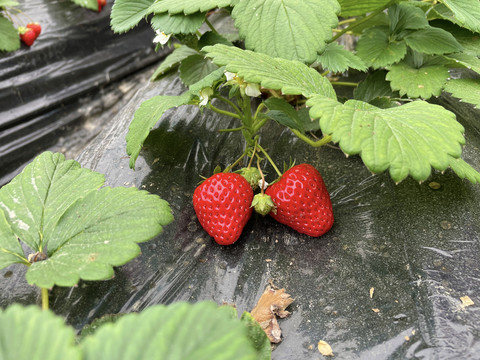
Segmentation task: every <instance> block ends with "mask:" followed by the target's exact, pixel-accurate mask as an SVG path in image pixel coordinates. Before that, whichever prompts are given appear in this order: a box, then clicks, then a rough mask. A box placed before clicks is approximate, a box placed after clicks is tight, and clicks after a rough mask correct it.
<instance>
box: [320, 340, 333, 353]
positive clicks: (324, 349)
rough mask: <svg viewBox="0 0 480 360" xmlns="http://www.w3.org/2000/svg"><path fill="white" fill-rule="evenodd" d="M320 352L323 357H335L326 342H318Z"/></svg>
mask: <svg viewBox="0 0 480 360" xmlns="http://www.w3.org/2000/svg"><path fill="white" fill-rule="evenodd" d="M318 351H320V354H322V355H323V356H333V350H332V347H331V346H330V345H329V344H328V343H327V342H326V341H323V340H320V341H319V342H318Z"/></svg>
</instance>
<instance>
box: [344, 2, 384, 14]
mask: <svg viewBox="0 0 480 360" xmlns="http://www.w3.org/2000/svg"><path fill="white" fill-rule="evenodd" d="M338 2H339V4H340V7H341V9H342V10H341V12H340V15H341V16H342V17H349V16H358V15H364V14H366V13H369V12H371V11H374V10H377V9H384V8H385V7H386V6H387V5H388V3H389V2H390V0H338Z"/></svg>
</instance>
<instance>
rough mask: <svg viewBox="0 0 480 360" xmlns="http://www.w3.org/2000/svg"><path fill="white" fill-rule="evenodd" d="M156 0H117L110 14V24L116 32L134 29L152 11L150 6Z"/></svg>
mask: <svg viewBox="0 0 480 360" xmlns="http://www.w3.org/2000/svg"><path fill="white" fill-rule="evenodd" d="M153 2H154V0H136V1H131V0H115V3H114V4H113V7H112V13H111V14H110V17H111V21H110V26H111V27H112V30H113V31H114V32H115V33H123V32H126V31H128V30H130V29H133V28H134V27H135V26H137V24H138V23H139V22H140V20H142V19H143V18H145V17H146V16H147V15H148V14H150V13H151V10H150V6H151V5H152V4H153Z"/></svg>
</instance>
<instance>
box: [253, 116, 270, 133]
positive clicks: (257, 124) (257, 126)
mask: <svg viewBox="0 0 480 360" xmlns="http://www.w3.org/2000/svg"><path fill="white" fill-rule="evenodd" d="M268 120H269V119H268V118H265V119H262V120H260V121H258V122H257V123H256V124H254V125H253V133H254V134H256V133H257V132H258V130H260V129H261V128H262V126H263V125H265V123H266V122H267V121H268Z"/></svg>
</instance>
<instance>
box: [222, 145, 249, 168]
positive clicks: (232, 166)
mask: <svg viewBox="0 0 480 360" xmlns="http://www.w3.org/2000/svg"><path fill="white" fill-rule="evenodd" d="M247 154H248V147H247V148H246V149H245V151H244V152H243V154H242V156H240V157H239V158H238V159H237V160H235V162H234V163H233V164H231V165H229V166H227V167H226V168H225V170H223V171H222V172H224V173H227V172H230V170H232V169H233V168H234V167H235V166H237V164H238V163H239V162H240V161H242V159H243V158H244V157H245V156H247Z"/></svg>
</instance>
